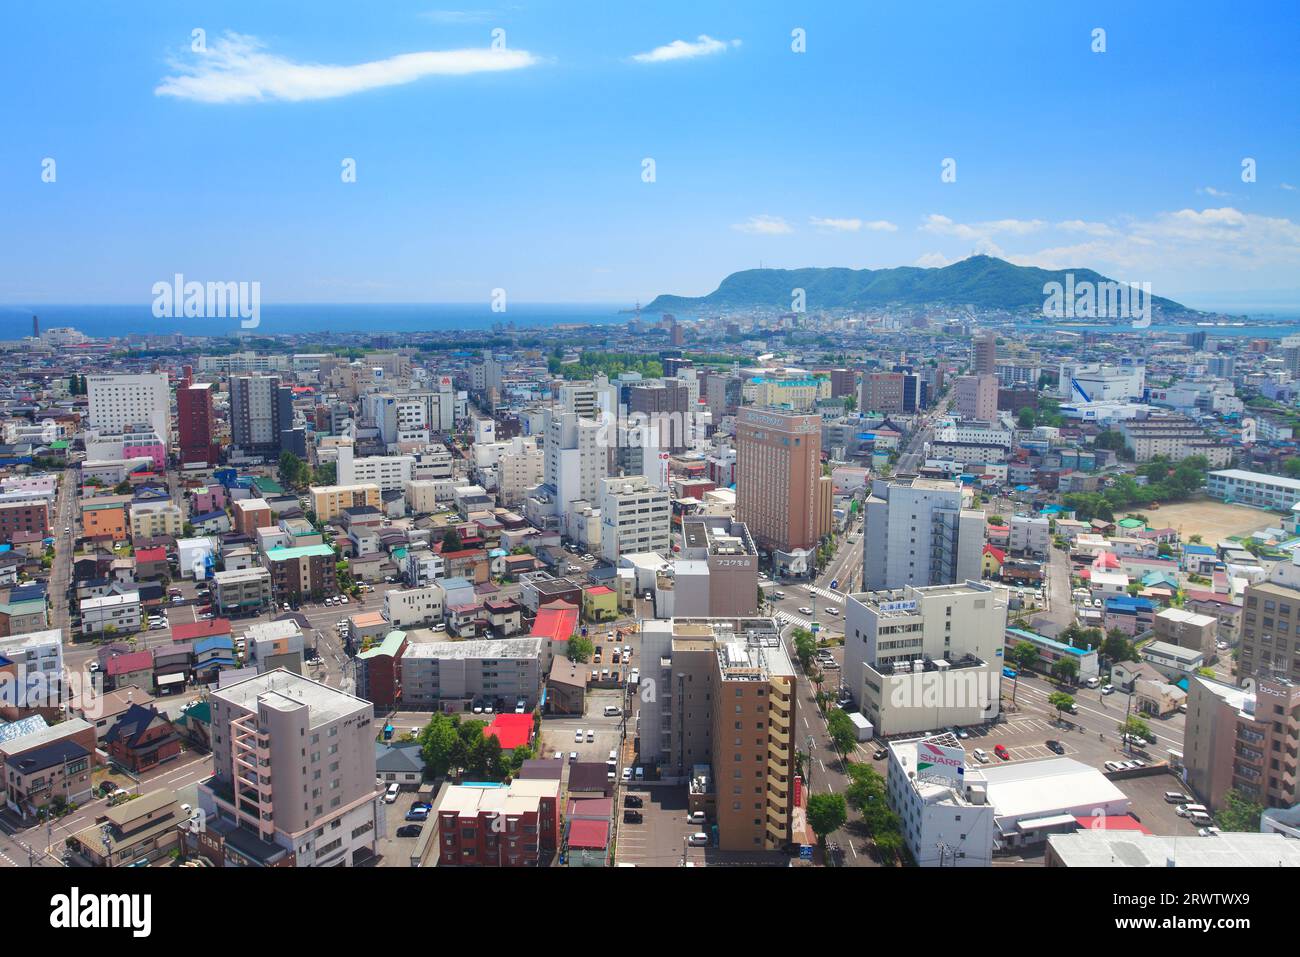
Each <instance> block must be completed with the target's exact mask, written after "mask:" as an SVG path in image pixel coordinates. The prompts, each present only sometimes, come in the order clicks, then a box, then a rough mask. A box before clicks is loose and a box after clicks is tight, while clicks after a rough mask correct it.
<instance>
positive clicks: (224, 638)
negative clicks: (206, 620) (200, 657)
mask: <svg viewBox="0 0 1300 957" xmlns="http://www.w3.org/2000/svg"><path fill="white" fill-rule="evenodd" d="M234 647H235V643H234V641H233V640H231V638H230V636H229V635H213V636H212V637H211V638H203V639H201V640H199V641H196V642H195V643H194V653H195V654H200V653H202V652H204V651H209V650H211V649H212V648H222V649H224V650H227V651H230V650H233V649H234Z"/></svg>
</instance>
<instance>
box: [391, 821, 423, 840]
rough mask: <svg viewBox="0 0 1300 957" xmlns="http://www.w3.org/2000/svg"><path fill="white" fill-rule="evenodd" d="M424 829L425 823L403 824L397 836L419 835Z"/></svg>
mask: <svg viewBox="0 0 1300 957" xmlns="http://www.w3.org/2000/svg"><path fill="white" fill-rule="evenodd" d="M422 830H424V825H422V824H403V825H402V826H401V827H399V828H398V829H397V836H398V837H419V836H420V832H421V831H422Z"/></svg>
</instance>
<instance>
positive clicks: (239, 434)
mask: <svg viewBox="0 0 1300 957" xmlns="http://www.w3.org/2000/svg"><path fill="white" fill-rule="evenodd" d="M292 430H293V390H292V389H291V388H289V387H288V386H284V385H281V384H280V379H279V377H277V376H260V375H237V376H231V377H230V438H231V444H232V445H234V446H235V447H236V448H238V449H240V450H241V451H244V452H247V453H250V454H262V455H271V454H276V453H278V452H279V451H280V450H281V448H282V447H284V444H285V443H284V440H285V433H287V432H291V431H292Z"/></svg>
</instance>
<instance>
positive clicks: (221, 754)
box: [196, 668, 386, 867]
mask: <svg viewBox="0 0 1300 957" xmlns="http://www.w3.org/2000/svg"><path fill="white" fill-rule="evenodd" d="M210 701H211V704H212V724H211V729H212V770H213V776H212V777H211V778H209V779H208V780H207V781H205V782H203V783H202V784H200V785H199V805H200V807H201V808H202V809H203V811H204V813H205V816H206V819H205V825H206V826H205V828H204V829H203V831H202V832H201V833H199V834H198V835H196V840H197V842H198V844H199V845H200V847H201V848H202V850H203V853H204V854H205V855H206V856H208V857H210V858H213V859H215V860H217V861H220V862H222V863H224V864H226V865H229V866H252V867H286V866H287V867H332V866H338V865H341V866H344V867H350V866H352V865H354V864H357V863H361V862H363V861H366V860H368V859H370V858H372V857H373V856H374V851H375V842H376V839H377V838H379V837H384V836H386V831H385V823H384V822H385V816H384V807H383V802H382V792H381V791H379V790H378V789H377V788H376V786H375V742H374V727H373V723H374V718H375V710H374V706H373V705H372V704H371V703H370V702H368V701H364V700H362V699H361V698H356V697H353V696H352V695H350V694H345V693H344V692H342V691H336V690H335V689H333V688H329V687H326V686H325V685H323V684H319V683H317V682H315V681H312V680H310V679H308V678H304V677H302V676H300V675H296V674H294V673H292V672H290V671H287V670H285V669H283V668H279V669H276V670H274V671H268V672H266V673H265V674H261V675H258V676H257V677H255V678H249V679H247V680H245V681H239V682H236V683H234V684H231V685H227V686H226V687H223V688H220V689H219V690H217V691H214V692H212V693H211V695H210Z"/></svg>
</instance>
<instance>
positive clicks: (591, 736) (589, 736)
mask: <svg viewBox="0 0 1300 957" xmlns="http://www.w3.org/2000/svg"><path fill="white" fill-rule="evenodd" d="M595 740H596V732H595V731H594V730H592V729H591V728H588V729H587V743H588V744H592V743H593V742H595Z"/></svg>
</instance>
